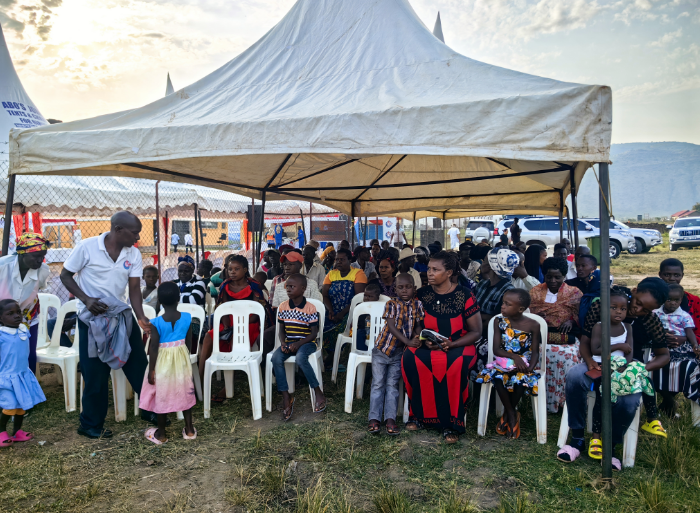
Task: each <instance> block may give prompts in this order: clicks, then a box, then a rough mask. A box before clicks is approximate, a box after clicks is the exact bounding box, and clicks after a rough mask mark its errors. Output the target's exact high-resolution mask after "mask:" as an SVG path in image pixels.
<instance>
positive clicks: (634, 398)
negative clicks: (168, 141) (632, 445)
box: [566, 363, 642, 445]
mask: <svg viewBox="0 0 700 513" xmlns="http://www.w3.org/2000/svg"><path fill="white" fill-rule="evenodd" d="M587 371H588V366H587V365H586V364H585V363H579V364H578V365H575V366H573V367H571V369H569V372H568V373H567V374H566V408H567V410H568V412H569V429H572V430H573V429H585V428H586V415H587V413H588V407H587V402H586V401H587V398H588V392H590V391H591V385H592V384H593V380H592V379H591V378H589V377H588V376H586V372H587ZM641 396H642V394H641V393H640V394H631V395H621V396H619V397H618V398H617V402H615V403H613V404H612V431H613V432H612V441H613V445H617V444H621V443H622V441H623V438H624V436H625V433H626V432H627V428H629V427H630V424H632V421H633V420H634V415H635V413H636V412H637V408H639V402H640V400H641V398H642V397H641Z"/></svg>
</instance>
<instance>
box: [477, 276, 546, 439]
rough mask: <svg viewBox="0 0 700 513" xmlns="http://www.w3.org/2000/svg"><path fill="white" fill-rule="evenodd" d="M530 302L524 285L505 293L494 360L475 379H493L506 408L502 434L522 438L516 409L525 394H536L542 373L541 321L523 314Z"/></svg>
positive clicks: (496, 332) (483, 381)
mask: <svg viewBox="0 0 700 513" xmlns="http://www.w3.org/2000/svg"><path fill="white" fill-rule="evenodd" d="M529 306H530V294H528V292H527V291H526V290H524V289H513V290H509V291H508V292H506V293H505V294H504V295H503V303H502V304H501V315H499V316H498V317H496V321H495V322H496V326H494V337H493V356H494V361H493V362H491V363H489V364H488V365H487V366H486V367H485V368H484V369H483V370H482V371H481V372H480V373H479V377H478V378H477V379H476V382H477V383H493V386H494V387H495V388H496V392H498V397H499V398H500V399H501V402H502V403H503V407H504V409H505V413H504V415H503V416H502V417H501V420H499V422H498V425H497V426H496V432H497V433H498V434H499V435H505V436H506V437H507V438H520V413H517V412H516V408H517V406H518V403H519V402H520V398H521V397H522V396H523V395H533V396H536V395H537V381H538V380H539V379H540V373H539V372H535V367H537V363H538V362H539V356H540V325H539V323H537V322H536V321H534V320H532V319H529V318H527V317H525V316H524V315H523V312H525V310H527V309H528V307H529Z"/></svg>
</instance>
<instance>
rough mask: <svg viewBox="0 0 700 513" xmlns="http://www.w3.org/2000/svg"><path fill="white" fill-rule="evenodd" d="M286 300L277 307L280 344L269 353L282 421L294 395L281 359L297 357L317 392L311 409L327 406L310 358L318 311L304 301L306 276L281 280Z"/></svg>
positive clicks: (287, 416)
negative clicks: (281, 399)
mask: <svg viewBox="0 0 700 513" xmlns="http://www.w3.org/2000/svg"><path fill="white" fill-rule="evenodd" d="M284 288H285V289H286V291H287V296H288V297H289V299H288V300H287V301H285V302H284V303H282V304H280V306H279V308H278V309H277V322H279V330H280V339H281V340H280V343H281V346H280V347H278V348H277V349H276V350H275V352H274V354H273V355H272V369H273V372H274V373H275V380H276V381H277V390H278V391H279V392H281V393H282V398H283V399H284V406H283V410H282V420H283V421H285V422H287V421H288V420H289V419H291V418H292V414H293V413H294V396H293V395H292V394H290V393H289V385H288V384H287V373H286V372H285V369H284V362H285V361H286V360H287V359H288V358H289V357H291V356H296V363H297V365H298V366H299V368H300V369H301V371H302V372H303V373H304V376H306V380H307V381H308V382H309V386H310V387H311V388H313V390H314V393H315V394H316V404H314V412H315V413H321V412H322V411H325V409H326V396H324V395H323V391H322V390H321V387H320V386H319V383H318V378H317V377H316V373H315V372H314V369H313V367H312V366H311V364H310V363H309V358H310V357H311V358H313V354H314V353H315V352H316V351H317V349H318V348H317V347H316V337H317V336H318V322H319V320H318V311H317V310H316V307H315V306H314V305H312V304H311V303H310V302H308V301H307V300H306V298H305V297H304V291H305V290H306V276H304V275H302V274H292V275H290V276H289V278H287V281H286V282H285V283H284Z"/></svg>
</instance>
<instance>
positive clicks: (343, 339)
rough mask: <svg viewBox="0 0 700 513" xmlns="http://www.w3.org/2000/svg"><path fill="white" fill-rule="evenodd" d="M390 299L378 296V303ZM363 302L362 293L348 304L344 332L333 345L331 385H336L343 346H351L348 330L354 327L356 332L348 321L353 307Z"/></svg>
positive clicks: (351, 316)
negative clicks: (348, 308)
mask: <svg viewBox="0 0 700 513" xmlns="http://www.w3.org/2000/svg"><path fill="white" fill-rule="evenodd" d="M390 299H391V298H390V297H388V296H385V295H383V294H382V295H381V296H379V301H380V302H381V303H386V302H387V301H389V300H390ZM364 300H365V294H364V292H361V293H360V294H355V297H353V298H352V302H351V303H350V311H349V312H348V322H347V323H346V324H345V331H343V333H341V334H340V335H338V340H337V342H336V344H335V352H334V353H333V372H332V373H331V380H332V381H333V383H336V382H337V380H338V367H339V366H340V352H341V351H342V350H343V346H344V345H345V344H352V337H351V336H350V328H351V327H354V330H357V327H355V323H354V322H353V323H350V319H353V312H354V311H355V307H356V306H357V305H358V304H360V303H362V302H363V301H364Z"/></svg>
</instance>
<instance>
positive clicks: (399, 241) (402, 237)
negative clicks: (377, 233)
mask: <svg viewBox="0 0 700 513" xmlns="http://www.w3.org/2000/svg"><path fill="white" fill-rule="evenodd" d="M394 237H396V240H394ZM404 244H408V239H407V238H406V231H405V230H404V229H403V226H402V225H401V218H398V219H397V220H396V229H395V230H394V231H393V232H391V236H390V238H389V245H390V246H394V247H396V248H402V247H403V245H404Z"/></svg>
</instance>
